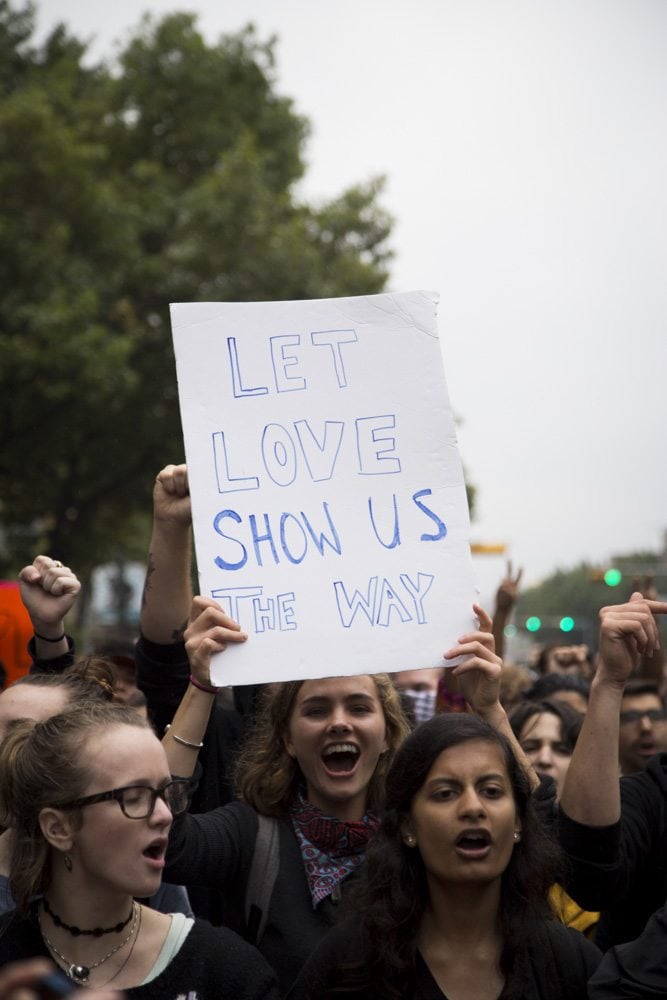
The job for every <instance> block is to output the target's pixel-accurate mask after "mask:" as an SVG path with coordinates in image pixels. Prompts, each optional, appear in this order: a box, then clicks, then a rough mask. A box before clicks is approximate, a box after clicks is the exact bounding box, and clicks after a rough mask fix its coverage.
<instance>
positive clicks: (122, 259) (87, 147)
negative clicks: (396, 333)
mask: <svg viewBox="0 0 667 1000" xmlns="http://www.w3.org/2000/svg"><path fill="white" fill-rule="evenodd" d="M32 28H33V17H32V9H31V7H30V6H26V7H22V8H21V9H16V8H14V7H12V5H11V4H10V3H9V2H8V0H0V288H2V296H1V298H0V526H1V527H0V577H1V576H3V575H7V574H8V573H13V572H15V571H16V570H17V568H18V567H20V566H21V565H22V564H23V563H24V562H25V561H27V560H29V559H31V558H32V556H33V555H34V553H35V551H36V550H37V549H43V550H45V551H48V552H49V553H50V554H51V555H53V556H57V557H59V558H61V559H63V561H65V560H67V561H68V562H70V563H71V564H72V565H73V566H75V567H76V568H77V570H81V571H82V572H85V571H86V570H87V569H88V568H90V567H91V566H93V565H95V564H96V563H98V562H100V561H103V560H105V559H108V558H110V557H112V556H113V555H114V554H115V553H116V552H117V551H119V550H121V549H122V550H124V551H126V552H129V553H131V552H132V551H133V545H134V551H135V552H136V553H139V552H142V551H143V548H144V543H145V538H144V536H143V534H142V531H141V526H142V512H143V513H144V514H145V512H147V511H148V510H149V507H150V489H151V483H152V479H153V477H154V475H155V473H156V471H157V470H158V469H159V468H160V467H161V466H162V465H164V464H165V463H166V462H167V461H170V460H175V461H177V460H180V459H181V458H182V436H181V431H180V419H179V413H178V399H177V389H176V379H175V370H174V362H173V354H172V346H171V334H170V327H169V322H168V303H169V302H172V301H198V300H200V301H206V300H229V301H233V300H259V299H297V298H318V297H323V296H335V295H356V294H370V293H374V292H378V291H381V290H382V289H383V287H384V284H385V281H386V279H387V265H388V261H389V259H390V256H391V255H390V251H389V249H388V245H387V243H388V238H389V235H390V229H391V222H390V219H389V217H388V215H387V213H386V212H385V211H384V210H383V209H382V208H381V206H380V204H379V199H380V196H381V191H382V181H381V180H378V179H375V180H371V181H369V182H367V183H365V184H360V185H358V186H356V187H353V188H352V189H350V190H348V191H345V192H343V193H342V194H341V195H340V197H338V198H336V199H335V200H333V201H331V202H330V203H327V204H324V205H321V206H312V205H308V204H304V203H302V202H299V201H298V200H297V198H296V196H295V194H294V190H293V189H294V185H295V182H296V181H297V180H298V179H299V178H300V177H301V175H302V173H303V146H304V142H305V139H306V137H307V133H308V125H307V122H306V121H305V120H304V119H303V118H302V117H301V116H299V115H298V114H296V112H295V110H294V108H293V106H292V102H291V101H290V100H289V99H288V98H285V97H282V96H279V95H278V94H276V92H275V65H274V51H275V41H274V40H270V41H268V42H260V41H259V40H258V38H257V36H256V34H255V32H254V30H253V29H252V28H251V27H249V28H247V29H245V30H244V31H242V32H240V33H239V34H236V35H230V36H225V37H223V38H222V39H221V40H220V41H219V42H218V43H217V44H214V45H210V44H208V43H207V42H206V41H205V40H204V39H203V37H202V36H201V34H200V33H199V31H198V30H197V24H196V18H195V17H194V16H192V15H189V14H174V15H172V16H169V17H166V18H164V19H163V20H161V21H158V22H157V23H155V22H153V21H151V20H149V19H146V20H144V22H143V23H142V26H141V28H140V30H139V31H138V33H137V34H136V36H135V37H134V38H133V39H131V40H130V42H129V44H128V45H127V46H126V47H125V49H124V50H123V51H122V52H121V54H120V56H119V59H118V61H117V63H116V64H115V65H110V64H107V63H103V64H101V65H98V66H94V67H90V66H88V65H86V64H85V63H84V56H85V46H84V45H83V44H82V43H81V42H79V41H78V40H77V39H75V38H73V37H72V36H71V35H70V34H69V33H68V31H67V29H66V28H65V27H64V26H59V27H58V28H56V30H55V31H54V32H53V33H52V34H51V35H50V37H49V38H48V39H47V40H46V42H45V43H44V44H43V45H42V46H40V47H35V46H34V45H32V44H31V38H32ZM137 526H139V528H138V527H137Z"/></svg>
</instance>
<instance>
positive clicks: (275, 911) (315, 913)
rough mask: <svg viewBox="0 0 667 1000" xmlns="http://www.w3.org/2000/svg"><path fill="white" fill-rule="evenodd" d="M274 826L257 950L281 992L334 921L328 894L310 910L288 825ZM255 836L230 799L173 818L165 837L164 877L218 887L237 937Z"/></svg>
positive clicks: (251, 814) (250, 814)
mask: <svg viewBox="0 0 667 1000" xmlns="http://www.w3.org/2000/svg"><path fill="white" fill-rule="evenodd" d="M278 825H279V869H278V874H277V877H276V882H275V886H274V888H273V893H272V895H271V903H270V906H269V912H268V922H267V925H266V929H265V931H264V936H263V938H262V940H261V942H260V944H259V949H260V951H261V952H262V954H263V955H264V956H265V958H266V959H267V961H268V962H269V964H270V965H271V966H272V967H273V968H274V969H275V970H276V973H277V975H278V981H279V984H280V989H281V992H283V993H286V992H287V990H288V989H289V987H290V986H291V985H292V983H293V982H294V980H295V979H296V976H297V974H298V972H299V970H300V968H301V966H302V965H303V963H304V962H305V961H306V959H307V958H308V957H309V955H310V954H311V952H312V951H313V949H314V948H315V947H316V946H317V945H318V943H319V941H320V940H321V938H322V936H323V935H324V934H325V933H326V931H327V930H328V929H329V928H330V927H331V926H332V924H333V923H334V921H335V919H336V915H337V907H336V904H335V903H333V902H332V900H331V898H330V897H327V899H324V900H322V902H321V903H319V904H318V906H317V909H313V903H312V900H311V896H310V890H309V888H308V882H307V879H306V873H305V869H304V865H303V860H302V857H301V851H300V849H299V844H298V842H297V839H296V836H295V834H294V831H293V829H292V825H291V823H290V821H289V819H288V818H286V817H285V818H282V819H279V820H278ZM256 836H257V814H256V813H255V811H254V810H253V809H252V808H251V807H250V806H249V805H247V804H246V803H245V802H232V803H230V804H229V805H227V806H224V807H222V808H220V809H214V810H213V811H212V812H208V813H205V814H202V815H199V816H193V815H191V814H188V813H185V814H183V815H181V816H178V817H176V818H175V820H174V824H173V826H172V830H171V834H170V838H169V851H168V854H167V867H166V870H165V877H167V878H168V879H169V880H170V881H173V880H174V879H177V880H178V879H180V878H183V879H187V880H188V882H189V883H200V884H204V885H210V886H213V887H215V888H218V889H222V890H223V896H224V898H225V904H226V908H225V914H224V918H225V924H226V925H227V926H228V927H232V928H233V929H234V930H236V931H238V933H240V934H242V935H245V934H246V933H247V929H246V927H245V922H244V916H243V914H244V902H245V892H246V886H247V883H248V875H249V872H250V866H251V862H252V855H253V851H254V847H255V838H256ZM353 877H354V876H352V878H353ZM348 882H349V879H348V880H346V881H345V883H343V885H344V886H347V883H348Z"/></svg>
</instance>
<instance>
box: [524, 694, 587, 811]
mask: <svg viewBox="0 0 667 1000" xmlns="http://www.w3.org/2000/svg"><path fill="white" fill-rule="evenodd" d="M509 719H510V725H511V726H512V729H513V731H514V734H515V736H516V738H517V740H518V741H519V744H520V745H521V749H522V750H523V752H524V753H525V755H526V757H527V758H528V760H529V761H530V763H531V764H532V765H533V767H534V768H535V770H536V771H537V773H538V774H544V775H548V776H550V777H552V778H553V779H554V781H555V782H556V789H557V791H558V794H559V795H560V790H561V788H562V786H563V782H564V781H565V775H566V774H567V769H568V767H569V766H570V760H571V759H572V753H573V751H574V747H575V744H576V742H577V737H578V736H579V732H580V730H581V723H582V722H583V716H582V715H581V714H580V713H579V712H577V711H575V709H574V708H572V707H571V706H570V705H568V704H567V703H566V702H564V701H557V700H556V699H553V700H552V699H550V698H545V699H544V701H523V702H520V703H519V704H518V705H517V706H516V707H515V708H513V709H512V711H511V712H510V716H509Z"/></svg>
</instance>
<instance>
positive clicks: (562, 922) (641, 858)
mask: <svg viewBox="0 0 667 1000" xmlns="http://www.w3.org/2000/svg"><path fill="white" fill-rule="evenodd" d="M153 499H154V507H153V531H152V536H151V544H150V551H149V555H148V560H147V574H146V583H145V588H144V594H143V600H142V612H141V632H140V635H139V637H138V640H137V643H136V646H135V647H134V650H133V657H132V660H131V661H128V660H127V657H126V656H118V657H111V658H109V657H105V656H99V655H93V656H85V657H79V656H78V655H77V652H76V650H75V648H74V643H73V641H72V639H71V637H70V636H69V635H68V634H67V632H66V628H65V617H66V615H67V614H68V613H69V612H70V611H71V610H72V608H73V606H74V604H75V602H76V601H77V598H78V596H79V591H80V585H79V581H78V579H77V577H76V575H75V573H74V572H73V571H72V570H71V569H70V568H69V567H67V566H64V565H62V563H61V562H60V561H58V560H56V559H53V558H51V557H49V556H45V555H39V556H37V557H36V558H35V559H34V561H33V563H32V564H31V565H30V566H26V567H25V568H24V569H23V570H22V571H21V574H20V577H19V581H20V587H21V594H22V599H23V602H24V604H25V607H26V609H27V611H28V614H29V615H30V619H31V621H32V625H33V628H34V637H33V639H32V640H31V643H30V647H29V651H30V654H31V657H32V661H33V666H32V669H31V672H30V673H29V674H28V675H27V676H25V677H22V678H21V679H20V680H19V681H17V682H15V683H14V684H13V685H12V686H10V687H8V688H6V689H5V690H4V691H2V693H0V824H1V825H2V830H3V831H4V832H2V834H1V835H0V912H1V913H2V914H3V916H2V917H1V918H0V919H1V925H0V1000H19V998H21V1000H23V998H26V997H32V996H34V997H40V996H65V995H68V991H69V992H73V991H74V990H78V989H85V990H87V991H88V992H89V993H90V994H91V996H94V997H97V998H98V1000H112V998H117V997H120V996H126V997H130V998H133V997H137V998H139V1000H140V998H164V1000H214V998H215V1000H224V998H226V997H228V998H230V1000H231V998H240V1000H246V998H247V1000H278V998H290V1000H323V998H327V997H330V998H337V997H340V998H343V997H347V998H350V1000H362V998H363V1000H443V998H444V1000H559V998H573V1000H576V998H581V1000H584V998H587V997H590V998H593V1000H598V998H599V1000H611V998H641V997H659V996H662V997H664V996H667V958H665V957H664V956H665V955H666V954H667V903H666V900H667V723H666V722H665V708H664V701H663V694H662V659H661V652H660V642H659V628H658V618H659V616H660V615H663V614H665V613H667V603H664V602H661V601H660V600H658V599H657V595H649V596H644V595H643V594H642V593H641V592H640V591H637V592H635V593H633V594H632V596H631V597H630V599H629V600H628V601H627V602H626V603H623V604H619V605H615V606H611V607H607V608H603V609H602V610H601V612H600V636H599V648H598V650H597V654H596V655H595V656H594V657H593V656H592V654H591V651H590V650H588V649H583V648H581V647H553V648H549V649H545V650H543V652H542V655H541V657H540V659H539V660H537V661H536V662H535V664H534V666H533V669H532V670H531V671H525V670H522V669H521V668H517V667H514V666H512V665H509V664H504V663H503V659H502V657H503V654H504V649H503V643H504V638H503V637H504V626H505V624H506V623H507V621H508V619H509V617H510V615H511V612H512V607H513V605H514V603H515V601H516V597H517V594H518V589H519V584H520V578H521V575H520V573H517V574H513V573H512V572H511V569H510V570H509V572H508V575H507V578H506V579H505V580H504V581H503V582H502V583H501V586H500V588H499V590H498V597H497V601H496V608H495V609H494V615H493V617H490V616H489V615H488V614H487V613H486V611H485V610H484V609H483V608H481V607H479V606H477V605H475V606H474V613H475V615H476V619H477V622H478V627H477V628H476V629H475V630H473V631H470V632H469V633H467V634H466V635H463V636H462V637H461V638H460V640H459V641H458V642H457V643H456V644H455V645H454V646H453V647H452V648H450V649H448V650H446V651H445V653H444V654H443V667H442V669H430V670H424V671H415V670H412V669H410V665H409V664H406V669H405V671H402V672H401V673H399V674H396V675H394V676H393V677H392V676H389V675H387V674H384V673H379V672H376V671H375V669H374V665H373V664H368V667H369V671H370V672H369V673H368V674H363V675H352V676H345V677H332V678H324V679H319V680H303V681H291V682H287V683H281V684H269V685H255V686H251V687H245V688H243V687H236V688H234V689H233V690H228V689H222V690H221V689H219V688H218V687H217V686H216V685H215V684H213V683H212V680H211V676H210V665H211V658H212V656H213V655H214V654H217V653H220V652H223V653H224V650H225V649H226V648H227V647H228V646H229V645H230V644H236V643H244V642H246V641H251V640H249V639H248V636H247V635H246V633H244V632H243V630H242V629H241V627H240V626H239V624H238V623H237V622H235V621H233V620H232V619H231V618H230V617H229V616H228V615H227V614H226V613H225V611H224V610H223V609H222V608H221V607H220V606H219V605H218V604H217V603H216V602H215V601H213V600H211V599H210V598H206V597H202V596H194V595H193V594H192V589H191V507H190V497H189V490H188V480H187V470H186V468H185V466H167V467H166V468H165V469H163V470H162V471H161V472H160V473H159V475H158V476H157V479H156V483H155V488H154V498H153ZM449 661H454V662H455V663H456V666H447V664H448V662H449ZM656 665H657V668H656ZM621 775H622V777H621ZM49 990H50V991H51V992H48V991H49ZM58 991H59V992H58Z"/></svg>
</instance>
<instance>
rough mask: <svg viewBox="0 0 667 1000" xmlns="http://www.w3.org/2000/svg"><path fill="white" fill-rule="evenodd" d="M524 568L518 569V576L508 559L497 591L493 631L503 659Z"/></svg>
mask: <svg viewBox="0 0 667 1000" xmlns="http://www.w3.org/2000/svg"><path fill="white" fill-rule="evenodd" d="M522 576H523V569H518V570H517V571H516V576H515V575H513V573H512V561H511V559H509V560H508V561H507V571H506V573H505V576H504V577H503V579H502V580H501V581H500V584H499V585H498V590H497V591H496V606H495V609H494V612H493V621H492V623H491V632H493V638H494V639H495V641H496V653H497V654H498V656H499V657H500V658H501V659H502V658H503V657H504V655H505V626H506V625H507V623H508V621H509V619H510V617H511V615H512V611H513V610H514V606H515V605H516V602H517V600H518V597H519V585H520V583H521V577H522Z"/></svg>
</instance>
